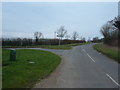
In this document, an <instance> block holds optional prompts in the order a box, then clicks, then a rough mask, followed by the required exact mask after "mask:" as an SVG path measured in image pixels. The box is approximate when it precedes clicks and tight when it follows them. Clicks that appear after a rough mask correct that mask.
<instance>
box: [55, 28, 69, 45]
mask: <svg viewBox="0 0 120 90" xmlns="http://www.w3.org/2000/svg"><path fill="white" fill-rule="evenodd" d="M56 33H57V37H59V45H60V41H61V40H62V38H63V37H65V35H66V34H67V30H65V27H64V26H61V27H60V28H59V29H58V30H57V32H56Z"/></svg>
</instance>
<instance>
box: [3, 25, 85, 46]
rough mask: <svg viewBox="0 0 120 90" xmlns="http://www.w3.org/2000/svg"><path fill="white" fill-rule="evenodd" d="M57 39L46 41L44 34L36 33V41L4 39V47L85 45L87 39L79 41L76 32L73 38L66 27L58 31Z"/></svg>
mask: <svg viewBox="0 0 120 90" xmlns="http://www.w3.org/2000/svg"><path fill="white" fill-rule="evenodd" d="M55 35H56V37H57V38H54V39H46V38H44V36H43V34H42V32H35V33H34V39H30V38H2V46H33V45H61V44H73V43H85V42H86V40H85V38H83V37H81V39H79V34H78V33H77V32H76V31H74V32H73V35H72V37H71V38H70V36H69V35H68V33H67V30H66V29H65V27H64V26H61V27H60V28H59V29H57V31H56V33H55Z"/></svg>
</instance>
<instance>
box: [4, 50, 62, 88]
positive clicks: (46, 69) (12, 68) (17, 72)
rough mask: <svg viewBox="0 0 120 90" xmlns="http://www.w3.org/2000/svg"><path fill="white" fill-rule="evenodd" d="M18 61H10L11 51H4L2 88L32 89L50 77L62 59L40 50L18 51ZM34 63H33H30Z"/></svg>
mask: <svg viewBox="0 0 120 90" xmlns="http://www.w3.org/2000/svg"><path fill="white" fill-rule="evenodd" d="M16 58H17V59H16V61H9V50H7V49H3V50H2V87H3V88H26V87H30V88H31V87H32V86H33V85H34V84H35V83H36V82H37V81H38V79H42V78H44V77H46V76H47V75H49V73H50V72H52V71H53V70H54V69H55V68H56V67H57V65H58V64H59V63H60V60H61V59H60V57H59V56H57V55H55V54H53V53H50V52H47V51H40V50H28V49H23V50H22V49H21V50H17V56H16ZM30 62H33V63H30Z"/></svg>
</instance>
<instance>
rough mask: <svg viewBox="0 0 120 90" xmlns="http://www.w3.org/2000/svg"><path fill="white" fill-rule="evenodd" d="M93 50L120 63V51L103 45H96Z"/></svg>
mask: <svg viewBox="0 0 120 90" xmlns="http://www.w3.org/2000/svg"><path fill="white" fill-rule="evenodd" d="M93 48H94V49H96V50H97V51H99V52H101V53H103V54H105V55H106V56H108V57H110V58H112V59H114V60H116V61H118V62H119V63H120V51H118V50H116V49H113V48H110V47H107V46H105V45H103V44H96V45H94V46H93Z"/></svg>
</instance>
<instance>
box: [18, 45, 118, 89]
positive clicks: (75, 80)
mask: <svg viewBox="0 0 120 90" xmlns="http://www.w3.org/2000/svg"><path fill="white" fill-rule="evenodd" d="M92 45H93V44H87V45H82V46H76V47H74V48H72V49H71V50H53V49H42V48H30V49H40V50H45V51H50V52H53V53H55V54H58V55H60V56H61V57H62V60H61V64H60V65H59V66H58V67H57V69H56V70H55V71H54V72H53V73H51V74H50V75H49V76H48V77H47V78H45V79H43V80H40V82H38V83H37V84H36V85H35V87H34V88H118V87H119V86H120V85H119V84H118V63H117V62H115V61H114V60H112V59H110V58H108V57H106V56H105V55H103V54H101V53H99V52H97V51H96V50H94V49H93V48H92ZM20 49H21V48H20Z"/></svg>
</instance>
